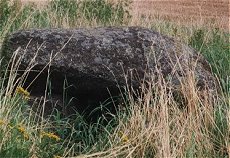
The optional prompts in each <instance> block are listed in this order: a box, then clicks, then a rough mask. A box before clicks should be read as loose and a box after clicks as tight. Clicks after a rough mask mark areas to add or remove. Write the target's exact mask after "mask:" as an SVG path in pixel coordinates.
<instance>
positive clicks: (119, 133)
mask: <svg viewBox="0 0 230 158" xmlns="http://www.w3.org/2000/svg"><path fill="white" fill-rule="evenodd" d="M118 136H119V137H120V138H121V140H122V142H124V143H126V142H128V141H129V138H128V136H127V135H125V134H124V133H123V132H121V131H119V132H118Z"/></svg>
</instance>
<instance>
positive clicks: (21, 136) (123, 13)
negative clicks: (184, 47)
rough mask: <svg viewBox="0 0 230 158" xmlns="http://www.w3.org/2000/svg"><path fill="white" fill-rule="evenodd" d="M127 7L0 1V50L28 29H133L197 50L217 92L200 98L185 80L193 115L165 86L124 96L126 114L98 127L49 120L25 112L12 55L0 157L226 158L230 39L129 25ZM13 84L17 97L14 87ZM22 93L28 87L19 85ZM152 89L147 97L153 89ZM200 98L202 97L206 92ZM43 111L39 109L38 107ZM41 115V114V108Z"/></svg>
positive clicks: (153, 24)
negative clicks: (8, 38)
mask: <svg viewBox="0 0 230 158" xmlns="http://www.w3.org/2000/svg"><path fill="white" fill-rule="evenodd" d="M129 4H130V3H129V2H128V1H120V2H117V3H114V4H112V3H110V2H109V1H106V0H95V1H90V0H85V1H81V2H78V1H70V0H55V1H52V2H51V3H50V4H49V5H48V6H47V7H43V8H40V9H39V8H35V7H32V6H30V5H28V6H24V7H23V6H21V4H20V3H19V2H17V1H14V2H11V3H10V2H9V1H8V0H0V45H1V44H2V42H3V40H4V37H6V36H7V35H8V34H9V33H11V32H13V31H16V30H19V29H27V28H53V27H61V28H80V27H96V26H108V25H109V26H129V25H137V26H144V27H148V28H150V29H154V30H156V31H159V32H161V33H164V34H166V35H168V36H172V37H175V38H177V39H178V40H180V41H183V42H185V43H187V44H189V45H191V46H192V47H194V48H196V49H197V50H199V51H200V52H201V53H202V54H203V55H204V56H205V57H206V58H207V59H208V60H209V62H210V64H211V66H212V70H213V74H214V75H216V76H217V78H218V80H219V83H220V85H221V92H220V93H221V94H220V96H219V98H218V99H216V100H215V101H214V102H212V101H211V100H213V96H211V95H210V94H208V93H207V94H205V96H206V97H205V101H203V100H202V98H200V97H199V94H198V91H197V89H196V87H195V82H194V79H193V76H192V75H191V76H190V77H189V78H188V80H187V81H186V82H183V83H181V84H182V94H183V96H185V97H186V100H187V101H188V102H189V103H190V104H189V106H190V107H193V109H195V110H193V112H191V111H189V110H187V109H180V108H179V106H178V104H179V103H178V102H177V101H175V99H174V98H173V96H172V94H171V93H170V92H167V91H166V87H167V86H169V85H168V84H166V83H165V82H163V81H159V83H158V84H157V85H156V84H154V83H151V84H150V85H151V86H150V87H148V89H146V87H144V86H143V89H144V90H145V93H143V94H141V95H140V96H139V98H138V99H137V100H134V99H133V98H132V96H131V95H129V94H128V95H127V96H125V97H126V98H128V99H127V101H126V107H127V109H126V110H121V111H119V112H118V113H119V114H118V116H116V117H114V119H113V120H112V121H111V122H110V123H108V124H107V125H102V124H101V120H103V118H101V120H98V122H97V123H94V124H87V123H86V122H85V121H84V120H83V119H82V116H80V115H79V114H77V113H76V116H75V117H74V118H75V119H70V118H62V117H61V116H60V113H59V112H58V111H55V110H54V112H53V115H52V116H50V118H43V117H41V114H40V113H43V111H42V110H41V111H38V112H35V111H33V110H31V109H30V107H28V99H29V97H30V96H29V93H28V92H27V91H26V90H25V89H23V88H22V87H23V84H22V83H23V78H19V79H16V74H17V68H18V65H19V63H20V59H19V61H15V59H14V57H12V61H13V63H15V64H14V65H13V66H12V67H11V68H10V70H11V71H10V72H8V73H7V76H6V75H5V74H6V72H5V70H1V74H2V75H1V78H0V157H3V158H4V157H7V158H8V157H33V158H35V157H41V158H45V157H51V158H54V157H55V158H59V157H106V158H107V157H137V158H139V157H146V158H149V157H228V156H229V155H230V109H229V108H230V44H229V33H226V32H225V31H223V30H219V29H217V28H214V27H213V28H210V27H209V28H207V27H206V26H196V25H194V26H192V25H191V26H182V25H178V24H176V23H171V22H168V21H164V20H162V19H159V18H157V17H144V18H143V17H142V18H139V19H138V20H135V21H134V20H133V18H132V17H131V15H130V14H129V12H128V7H129ZM16 85H17V89H16V91H15V89H14V87H15V86H16ZM24 88H26V87H24ZM153 88H154V89H155V94H157V95H153V92H152V89H153ZM204 93H205V92H204ZM40 106H41V107H43V106H44V103H43V102H41V103H40ZM41 109H42V108H41Z"/></svg>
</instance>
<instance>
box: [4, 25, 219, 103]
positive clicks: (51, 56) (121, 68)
mask: <svg viewBox="0 0 230 158" xmlns="http://www.w3.org/2000/svg"><path fill="white" fill-rule="evenodd" d="M5 43H6V45H8V47H9V48H10V51H8V54H5V56H10V55H11V54H12V52H14V51H15V50H16V49H18V48H19V47H20V51H19V54H20V55H23V60H22V62H21V67H27V66H28V64H29V63H30V62H31V60H32V59H33V58H34V56H35V55H36V58H35V62H34V64H35V67H34V69H36V70H39V71H40V70H41V69H42V68H43V67H44V66H45V65H47V64H48V63H49V62H50V61H51V65H50V72H51V75H50V79H51V83H52V89H53V92H54V93H61V92H62V89H63V88H62V87H63V84H62V83H63V80H64V78H67V81H68V84H69V85H74V86H72V88H71V93H72V95H73V96H82V97H83V96H86V98H87V96H88V97H96V98H97V99H99V100H101V99H102V98H103V99H105V98H106V97H108V95H106V96H105V93H107V90H108V89H109V90H110V91H111V92H114V94H118V93H119V89H118V88H117V85H121V86H124V85H126V82H128V84H131V85H132V86H133V88H134V89H137V88H138V87H139V86H140V83H141V81H142V79H144V78H145V80H146V81H147V80H148V79H149V78H151V77H152V76H154V75H156V76H157V74H158V73H159V72H161V73H162V74H163V76H164V77H165V78H168V79H171V80H172V83H173V84H174V85H175V86H177V85H179V80H178V78H180V77H185V76H186V72H187V71H190V70H194V72H195V77H196V81H197V86H198V87H199V88H200V89H205V88H207V87H208V88H209V89H210V90H213V91H215V90H216V86H215V84H216V81H215V78H214V77H213V76H212V74H211V71H210V67H209V64H208V63H207V61H206V60H205V59H204V58H203V57H202V56H201V55H199V54H198V53H197V52H196V51H195V50H194V49H193V48H191V47H189V46H187V45H185V44H183V43H180V42H178V41H176V40H174V39H172V38H169V37H166V36H163V35H161V34H159V33H158V32H155V31H153V30H150V29H145V28H140V27H101V28H91V29H73V30H67V29H41V30H40V29H32V30H25V31H18V32H16V33H14V34H12V35H10V36H9V38H8V40H7V41H5ZM5 52H6V51H5ZM48 67H49V66H47V68H46V69H45V70H44V73H43V75H44V76H46V75H47V69H48ZM31 74H32V73H31ZM124 74H126V76H125V75H124ZM35 75H36V74H34V76H35ZM31 76H33V75H31ZM131 76H132V77H131ZM29 77H30V76H29ZM31 78H33V77H31ZM126 79H128V81H126ZM40 80H41V81H40V82H41V83H42V84H43V85H45V81H46V79H44V77H43V78H42V77H41V78H40ZM41 83H39V84H38V86H37V88H36V85H35V84H34V85H35V86H34V91H41V89H42V86H41ZM83 98H84V97H83Z"/></svg>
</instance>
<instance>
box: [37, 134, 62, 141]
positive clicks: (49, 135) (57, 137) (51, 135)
mask: <svg viewBox="0 0 230 158" xmlns="http://www.w3.org/2000/svg"><path fill="white" fill-rule="evenodd" d="M41 137H42V138H43V137H48V138H51V139H55V140H56V141H59V140H61V138H60V137H59V136H57V135H55V134H54V133H53V132H48V133H47V132H41Z"/></svg>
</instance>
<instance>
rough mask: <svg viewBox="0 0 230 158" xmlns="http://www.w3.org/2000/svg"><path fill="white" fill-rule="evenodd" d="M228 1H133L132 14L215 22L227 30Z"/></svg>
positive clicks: (173, 19)
mask: <svg viewBox="0 0 230 158" xmlns="http://www.w3.org/2000/svg"><path fill="white" fill-rule="evenodd" d="M229 12H230V9H229V1H228V0H135V1H134V2H133V8H132V13H133V15H134V17H137V16H138V15H142V16H143V15H154V14H155V15H158V16H160V17H161V18H164V19H167V20H172V21H176V22H182V23H183V22H193V23H194V22H197V23H206V22H213V23H214V22H215V23H217V25H218V27H220V28H224V29H229Z"/></svg>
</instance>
